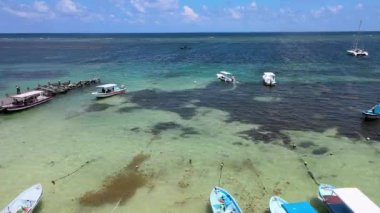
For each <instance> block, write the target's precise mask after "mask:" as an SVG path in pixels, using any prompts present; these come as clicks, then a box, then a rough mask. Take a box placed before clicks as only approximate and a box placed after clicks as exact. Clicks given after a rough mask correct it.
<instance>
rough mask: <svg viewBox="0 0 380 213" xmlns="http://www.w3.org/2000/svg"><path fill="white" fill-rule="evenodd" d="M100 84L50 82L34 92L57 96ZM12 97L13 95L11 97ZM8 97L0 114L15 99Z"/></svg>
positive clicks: (86, 81)
mask: <svg viewBox="0 0 380 213" xmlns="http://www.w3.org/2000/svg"><path fill="white" fill-rule="evenodd" d="M99 83H100V79H99V78H95V79H91V80H81V81H78V82H76V83H75V82H73V83H71V81H67V82H62V83H61V82H60V81H58V82H57V83H50V82H48V83H47V84H46V85H38V86H37V87H36V88H34V89H32V90H42V91H44V92H45V93H46V95H47V96H55V95H58V94H65V93H67V92H68V91H70V90H74V89H79V88H84V87H88V86H91V85H97V84H99ZM16 88H17V93H18V94H20V88H19V87H18V86H17V87H16ZM11 96H12V95H11ZM11 96H9V95H7V97H5V98H1V99H0V112H1V111H2V110H3V107H2V106H5V105H9V104H11V103H12V102H13V98H12V97H11Z"/></svg>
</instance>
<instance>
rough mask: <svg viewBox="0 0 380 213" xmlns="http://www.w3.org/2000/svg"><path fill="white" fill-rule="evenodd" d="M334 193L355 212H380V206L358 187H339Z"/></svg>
mask: <svg viewBox="0 0 380 213" xmlns="http://www.w3.org/2000/svg"><path fill="white" fill-rule="evenodd" d="M334 193H335V194H336V195H337V196H338V197H339V198H340V199H341V200H342V201H343V202H344V203H345V204H346V206H347V207H348V208H350V209H351V211H352V212H354V213H365V212H371V213H380V208H379V207H378V206H377V205H376V204H375V203H374V202H373V201H372V200H370V199H369V198H368V197H367V196H366V195H365V194H364V193H363V192H362V191H360V190H359V189H358V188H338V189H334Z"/></svg>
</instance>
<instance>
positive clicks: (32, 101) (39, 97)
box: [1, 90, 52, 112]
mask: <svg viewBox="0 0 380 213" xmlns="http://www.w3.org/2000/svg"><path fill="white" fill-rule="evenodd" d="M10 98H11V99H12V102H11V103H9V104H5V105H3V106H1V107H2V108H3V110H4V111H8V112H12V111H20V110H24V109H28V108H31V107H34V106H37V105H40V104H43V103H46V102H48V101H50V100H51V99H52V97H51V96H47V95H45V93H44V91H40V90H32V91H28V92H25V93H21V94H17V95H12V96H10Z"/></svg>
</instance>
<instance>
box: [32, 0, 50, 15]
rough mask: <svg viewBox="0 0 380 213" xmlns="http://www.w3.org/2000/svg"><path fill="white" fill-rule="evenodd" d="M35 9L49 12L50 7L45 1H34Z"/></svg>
mask: <svg viewBox="0 0 380 213" xmlns="http://www.w3.org/2000/svg"><path fill="white" fill-rule="evenodd" d="M34 9H36V10H37V11H38V12H42V13H44V12H49V10H50V9H49V7H48V6H47V4H46V3H45V2H44V1H35V2H34Z"/></svg>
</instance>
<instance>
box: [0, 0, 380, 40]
mask: <svg viewBox="0 0 380 213" xmlns="http://www.w3.org/2000/svg"><path fill="white" fill-rule="evenodd" d="M360 20H363V25H362V30H364V31H378V30H380V0H209V1H206V0H203V1H201V0H45V1H42V0H36V1H34V0H29V1H27V0H0V33H19V32H24V33H33V32H48V33H60V32H61V33H72V32H84V33H85V32H99V33H106V32H126V33H128V32H283V31H285V32H289V31H296V32H298V31H356V30H357V28H358V24H359V21H360Z"/></svg>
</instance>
